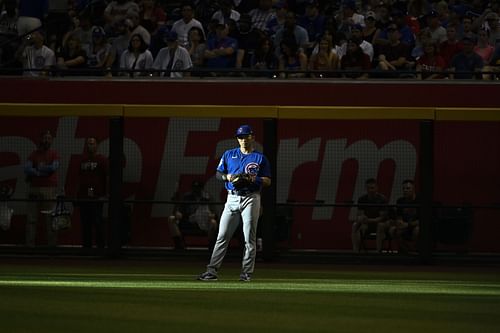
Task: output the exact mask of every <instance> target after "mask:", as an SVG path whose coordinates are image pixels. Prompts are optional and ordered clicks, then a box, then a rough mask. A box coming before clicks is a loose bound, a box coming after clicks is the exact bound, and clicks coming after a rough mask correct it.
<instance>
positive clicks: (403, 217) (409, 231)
mask: <svg viewBox="0 0 500 333" xmlns="http://www.w3.org/2000/svg"><path fill="white" fill-rule="evenodd" d="M419 203H420V199H419V197H418V195H417V193H416V191H415V182H414V181H413V180H411V179H407V180H405V181H403V196H402V197H401V198H399V199H398V200H397V201H396V230H395V233H394V237H395V238H396V239H398V240H399V242H400V249H399V250H400V251H401V252H403V253H405V252H408V250H409V245H410V244H409V243H410V242H415V241H417V239H418V235H419V231H420V226H419V224H420V223H419V222H420V208H419V207H416V206H418V205H419Z"/></svg>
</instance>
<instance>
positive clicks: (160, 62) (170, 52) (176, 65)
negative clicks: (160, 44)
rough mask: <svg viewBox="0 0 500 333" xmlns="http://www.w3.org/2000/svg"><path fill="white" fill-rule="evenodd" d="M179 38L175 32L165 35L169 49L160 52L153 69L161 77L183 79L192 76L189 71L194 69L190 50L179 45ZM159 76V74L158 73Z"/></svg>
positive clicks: (165, 48)
mask: <svg viewBox="0 0 500 333" xmlns="http://www.w3.org/2000/svg"><path fill="white" fill-rule="evenodd" d="M177 38H178V36H177V33H176V32H175V31H174V30H170V31H169V32H167V33H166V34H165V41H166V42H167V47H164V48H162V49H161V50H160V52H158V55H157V56H156V59H155V61H154V64H153V68H154V69H155V70H157V71H160V70H161V72H159V75H160V76H163V77H168V78H183V77H189V76H191V73H190V72H184V71H188V70H190V69H191V68H193V63H192V62H191V57H190V56H189V52H188V50H186V49H185V48H184V47H182V46H180V45H179V42H178V40H177ZM156 74H158V73H156Z"/></svg>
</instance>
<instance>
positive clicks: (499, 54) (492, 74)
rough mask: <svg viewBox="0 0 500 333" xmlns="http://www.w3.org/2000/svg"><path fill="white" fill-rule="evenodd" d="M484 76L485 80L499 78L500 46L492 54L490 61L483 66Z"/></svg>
mask: <svg viewBox="0 0 500 333" xmlns="http://www.w3.org/2000/svg"><path fill="white" fill-rule="evenodd" d="M483 72H484V74H483V78H484V79H485V80H493V79H497V80H498V74H497V73H498V72H500V46H499V47H497V48H496V49H495V51H494V52H493V55H492V56H491V60H490V63H489V64H488V65H487V66H484V68H483Z"/></svg>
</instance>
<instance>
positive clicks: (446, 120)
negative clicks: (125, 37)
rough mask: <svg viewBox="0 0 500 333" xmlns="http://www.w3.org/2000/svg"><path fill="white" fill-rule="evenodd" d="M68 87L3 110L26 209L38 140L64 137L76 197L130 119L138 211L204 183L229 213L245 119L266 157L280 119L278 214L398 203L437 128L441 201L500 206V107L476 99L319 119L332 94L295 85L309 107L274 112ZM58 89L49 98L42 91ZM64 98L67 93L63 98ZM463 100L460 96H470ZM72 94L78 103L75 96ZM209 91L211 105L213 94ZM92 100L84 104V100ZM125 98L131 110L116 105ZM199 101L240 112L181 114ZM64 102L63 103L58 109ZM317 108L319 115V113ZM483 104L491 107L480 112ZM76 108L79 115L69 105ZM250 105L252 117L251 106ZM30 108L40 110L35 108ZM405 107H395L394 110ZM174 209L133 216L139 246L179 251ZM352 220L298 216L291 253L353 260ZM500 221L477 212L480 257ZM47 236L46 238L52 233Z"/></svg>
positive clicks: (116, 89) (343, 214)
mask: <svg viewBox="0 0 500 333" xmlns="http://www.w3.org/2000/svg"><path fill="white" fill-rule="evenodd" d="M61 82H63V81H46V82H44V81H30V80H28V81H26V82H25V83H26V84H27V85H28V86H30V87H33V86H37V89H38V90H36V91H33V94H27V95H26V96H25V98H24V99H21V100H20V99H17V102H16V103H12V99H13V98H15V97H16V92H14V91H11V93H12V95H10V96H6V95H5V91H4V92H3V93H2V95H1V97H2V99H1V100H2V101H3V102H5V101H6V100H7V101H8V102H10V103H4V104H1V105H0V116H2V122H1V123H0V140H1V142H0V145H1V147H2V150H1V153H0V181H1V182H7V183H9V184H11V185H12V186H13V187H15V188H16V193H15V196H18V197H22V196H23V193H25V190H26V185H25V183H24V177H23V175H22V168H21V167H22V163H23V161H24V160H25V159H26V157H27V153H28V152H30V151H31V150H32V149H34V145H35V142H36V138H37V135H38V132H39V129H40V128H49V129H51V130H52V131H53V132H54V133H56V137H55V142H54V147H55V148H56V149H58V150H59V151H61V152H64V158H63V161H62V162H63V163H62V168H61V172H60V177H61V184H62V185H64V188H65V190H66V192H67V193H69V194H71V193H72V191H74V184H75V183H74V179H75V175H76V173H77V165H75V162H76V158H77V157H78V155H79V154H81V152H82V151H83V140H84V138H85V137H87V136H89V135H96V136H98V137H99V139H100V140H101V143H100V145H99V150H100V151H101V152H102V153H104V154H106V153H107V151H108V142H107V139H108V130H109V128H108V120H109V119H110V118H111V117H119V116H124V119H125V142H124V143H125V148H124V153H125V164H124V182H125V184H124V195H125V197H126V199H130V200H156V201H162V200H169V199H170V198H171V196H172V193H174V192H175V191H176V190H179V191H181V192H183V191H184V190H187V189H188V187H189V184H190V182H191V181H192V180H193V179H202V180H204V181H206V182H207V189H208V190H209V191H210V192H211V193H212V195H214V197H215V198H216V200H220V201H223V200H224V198H225V192H224V190H223V188H222V186H221V184H220V183H218V182H216V181H215V179H214V170H215V167H216V164H217V162H218V158H219V156H220V154H221V153H222V151H223V150H225V149H227V148H229V147H232V146H233V145H234V144H235V142H234V141H233V139H231V137H232V135H233V131H234V128H236V127H237V126H238V125H239V124H240V123H241V122H242V121H243V120H242V119H241V118H245V120H244V121H245V122H248V123H250V124H251V125H253V126H254V127H255V130H256V132H257V141H258V143H259V145H260V146H262V145H265V142H263V137H262V132H263V129H262V119H263V118H274V119H277V125H278V132H277V142H278V144H277V174H276V176H275V177H274V180H275V182H276V184H277V202H278V203H285V202H287V201H289V200H292V201H299V202H315V201H321V202H323V203H326V204H336V203H346V202H350V201H353V200H355V199H356V198H357V197H358V196H359V195H360V194H361V193H362V191H363V182H364V180H365V179H366V178H369V177H377V178H378V179H379V180H380V190H381V192H382V193H384V194H385V195H386V196H387V197H389V198H390V201H391V202H392V203H393V202H394V201H395V200H396V198H397V197H399V196H400V195H401V192H400V183H401V181H402V180H403V179H407V178H415V179H416V180H417V181H419V164H418V153H419V149H420V147H419V142H420V140H419V122H420V120H432V121H434V122H435V127H434V129H435V131H434V132H435V146H434V151H435V155H434V160H435V169H434V173H435V187H434V194H435V200H437V201H440V202H443V203H447V204H462V203H465V202H467V203H469V204H472V205H477V206H488V205H491V204H493V203H499V202H500V192H499V191H498V187H499V186H498V185H499V184H500V176H499V175H498V172H497V170H498V169H499V167H500V153H499V152H500V147H499V145H500V109H498V108H495V107H491V106H492V105H493V104H492V103H493V101H492V100H490V99H489V98H481V96H478V95H475V97H474V98H472V97H471V96H472V95H469V97H470V98H468V99H467V103H466V105H468V106H469V107H458V105H456V104H454V103H453V101H452V100H450V99H446V98H443V99H442V98H437V97H436V96H435V95H434V94H432V95H431V94H429V95H427V98H426V99H425V98H423V96H424V95H425V90H426V89H430V88H429V87H427V86H424V87H422V88H421V89H422V91H420V92H417V93H416V95H417V96H420V100H419V103H420V104H419V105H420V106H414V105H408V104H409V103H407V104H405V103H403V101H402V100H401V98H402V97H405V96H406V97H408V95H409V94H413V93H415V91H414V89H415V86H413V85H411V86H409V87H407V89H408V90H409V91H410V92H407V93H405V94H402V95H394V96H393V97H395V96H399V97H398V99H397V101H396V102H398V103H400V104H398V105H397V106H396V107H388V106H387V105H385V104H382V105H377V104H371V106H364V104H363V103H367V100H366V99H364V98H355V99H352V104H353V105H349V106H329V107H321V106H318V104H321V103H324V102H325V100H329V98H331V94H330V95H327V96H329V97H325V96H322V97H320V96H319V95H317V94H312V93H307V91H309V90H308V89H310V87H309V85H307V84H297V85H298V87H295V86H294V88H293V89H292V88H290V87H291V86H293V85H291V86H288V84H287V86H288V87H287V89H284V90H287V91H289V92H290V93H291V94H290V95H288V97H291V98H292V100H294V98H297V95H293V92H294V91H295V92H296V93H297V94H298V92H299V91H302V93H301V96H302V97H303V100H305V101H306V103H311V104H310V105H309V106H305V105H304V102H302V103H297V104H296V105H290V104H288V103H284V104H282V105H281V104H278V105H279V106H276V104H270V103H268V104H265V103H263V102H265V101H267V98H271V97H270V96H267V97H266V96H264V97H262V96H261V97H258V96H253V95H254V93H255V91H258V90H259V89H261V88H262V87H261V86H260V85H259V84H256V85H255V86H250V85H249V84H248V83H243V84H238V83H233V84H232V85H226V83H221V84H219V85H217V84H216V86H218V88H221V87H222V86H224V87H223V88H228V87H231V89H235V87H233V86H237V87H239V95H244V97H242V96H238V97H237V96H234V95H228V96H224V98H222V97H221V94H219V96H215V94H214V93H213V92H212V90H211V89H212V88H210V87H211V85H209V84H207V83H190V84H192V85H191V86H187V85H188V83H177V82H175V83H173V85H172V86H170V85H167V84H165V83H161V84H159V86H160V88H165V87H167V88H168V89H167V90H165V91H164V92H163V93H160V91H157V93H158V95H156V94H154V96H153V95H151V91H150V89H151V84H152V83H151V82H117V83H115V84H111V82H101V81H95V82H94V81H93V82H71V81H70V82H65V85H61ZM155 83H160V82H155ZM94 85H97V86H101V88H103V87H104V86H106V92H105V94H102V93H103V92H102V91H101V94H99V95H95V94H94V95H93V94H92V93H95V91H94V90H93V89H94V88H92V87H93V86H94ZM13 86H15V85H13ZM55 86H58V89H56V91H54V90H52V88H54V87H55ZM130 86H133V87H135V89H134V93H132V92H130V91H129V90H130ZM179 86H182V87H183V88H182V89H180V88H179ZM322 86H323V85H322ZM41 87H43V89H42V88H41ZM48 87H50V89H49V90H44V89H48ZM61 87H64V89H63V92H65V93H61V89H62V88H61ZM174 87H175V88H174ZM474 87H475V86H474ZM481 87H489V86H481ZM492 87H495V88H496V86H492ZM272 88H273V90H272V91H273V93H276V94H277V95H276V96H281V97H279V98H276V100H277V101H281V100H284V97H283V96H282V95H280V94H278V93H279V92H282V89H283V87H282V86H279V87H275V86H272ZM334 88H337V87H334ZM334 88H332V89H334ZM379 88H380V87H379V86H377V85H375V86H368V85H366V86H365V85H352V86H351V87H350V89H348V90H349V93H350V94H351V95H352V93H353V91H355V92H356V94H357V95H358V94H359V95H360V96H368V95H369V94H370V93H371V91H372V89H375V90H376V89H379ZM385 88H387V89H388V87H387V86H386V87H385ZM390 88H391V89H393V88H394V89H395V88H396V86H391V87H390ZM455 88H456V89H458V91H461V89H462V88H461V86H460V85H459V86H455ZM39 89H42V91H39ZM72 89H75V91H76V92H78V93H76V92H75V94H71V93H69V91H70V90H72ZM177 89H180V90H182V93H181V92H180V90H177ZM206 89H209V91H211V92H212V93H210V94H207V91H206ZM252 89H256V90H252ZM323 89H326V87H323ZM339 89H340V88H339ZM342 89H346V87H344V88H342ZM397 89H398V90H399V89H400V88H397ZM433 89H436V91H440V89H445V90H450V89H451V88H450V87H445V88H442V87H441V88H437V87H434V88H433ZM471 89H473V90H474V89H476V88H471ZM488 89H491V88H488ZM8 90H9V89H8ZM267 90H269V86H268V87H267V89H266V91H267ZM334 90H335V89H334ZM82 91H83V92H85V93H86V95H85V96H82V94H81V93H82ZM186 91H189V93H186ZM336 91H341V90H338V89H337V90H336ZM173 92H177V94H175V93H173ZM391 92H392V91H391ZM490 93H492V91H490ZM17 94H18V93H17ZM209 96H212V97H210V98H209ZM456 96H457V94H455V97H456ZM18 97H20V96H18ZM118 97H120V98H121V99H122V100H124V101H125V102H127V103H123V102H122V103H118ZM201 97H204V98H206V99H208V100H207V102H214V101H215V100H214V98H215V97H218V99H223V100H224V101H226V102H227V101H228V100H229V101H233V102H235V101H236V100H235V99H236V98H240V99H241V100H239V101H240V102H239V103H234V105H229V104H226V103H220V104H218V103H213V104H210V103H204V104H201V105H196V104H193V105H185V104H184V105H175V104H182V103H181V99H184V100H186V99H187V100H189V101H191V100H193V101H195V102H196V101H199V100H200V98H201ZM226 97H227V98H226ZM440 97H442V96H440ZM58 98H60V100H61V102H60V103H56V100H58ZM144 98H146V99H149V100H151V101H157V102H158V101H159V100H160V99H162V100H164V101H167V100H168V101H173V102H172V104H170V105H160V104H158V105H151V104H142V103H144V102H140V101H142V100H143V99H144ZM336 98H337V97H336ZM338 98H339V99H336V100H337V101H339V100H343V99H345V96H343V95H339V96H338ZM312 100H315V101H316V102H317V103H316V104H314V103H312ZM453 100H454V101H456V100H457V98H454V99H453ZM458 100H459V99H458ZM481 100H482V101H483V102H484V103H485V105H481V104H480V102H481ZM71 101H73V102H78V104H62V103H63V102H64V103H70V102H71ZM107 101H109V102H107ZM243 101H247V102H248V105H242V104H244V103H243ZM407 101H408V102H410V101H411V100H407ZM21 102H23V103H27V102H36V103H34V104H33V103H29V104H28V105H25V104H23V103H21ZM42 102H44V103H45V102H51V103H55V104H56V105H53V104H42ZM379 102H380V103H381V101H379ZM396 102H395V101H393V100H390V103H396ZM433 102H436V103H437V102H440V103H439V104H438V106H437V107H436V106H431V105H432V103H433ZM95 103H97V104H95ZM128 103H130V104H128ZM386 103H389V101H386ZM490 103H491V104H490ZM401 105H403V107H402V106H401ZM405 106H406V107H405ZM62 185H61V187H62ZM17 205H18V206H17V207H16V212H17V215H16V219H15V223H14V224H13V228H12V229H11V230H10V231H8V232H0V243H14V244H18V243H22V241H23V237H24V227H23V225H24V221H23V220H24V217H23V214H22V212H23V207H22V204H21V203H19V204H17ZM170 208H171V207H169V206H168V205H164V204H134V207H133V223H132V245H138V246H168V245H170V237H169V235H168V228H167V227H166V223H165V220H166V216H167V215H168V214H169V212H170ZM353 213H354V211H353V210H352V209H351V208H344V207H311V206H309V207H307V206H304V207H296V208H295V209H294V213H293V214H294V216H293V218H294V224H293V226H292V230H291V238H290V243H289V245H290V246H291V247H292V248H297V249H307V248H317V249H349V248H350V224H349V223H348V220H349V217H350V216H352V215H353ZM499 217H500V214H499V212H498V211H497V210H494V209H480V210H477V211H476V215H475V220H474V228H473V233H472V235H471V239H470V244H469V247H470V250H471V251H478V252H500V245H498V244H499V243H498V241H497V237H496V234H497V233H498V231H500V229H499V228H500V227H499V226H498V223H496V222H497V221H498V220H499ZM39 235H40V237H42V238H43V232H40V233H39ZM79 235H80V234H79V224H78V222H76V223H75V224H74V227H73V228H72V230H70V231H66V232H64V233H63V234H61V239H60V242H62V243H66V244H79V241H80V240H79Z"/></svg>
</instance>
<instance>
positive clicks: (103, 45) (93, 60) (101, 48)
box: [87, 26, 116, 75]
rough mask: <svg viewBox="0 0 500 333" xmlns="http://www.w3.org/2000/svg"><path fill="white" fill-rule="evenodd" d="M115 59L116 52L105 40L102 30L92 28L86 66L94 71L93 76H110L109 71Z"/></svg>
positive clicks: (96, 27) (100, 28) (95, 27)
mask: <svg viewBox="0 0 500 333" xmlns="http://www.w3.org/2000/svg"><path fill="white" fill-rule="evenodd" d="M115 59H116V51H115V49H113V47H112V46H111V44H109V43H108V41H107V39H106V33H105V32H104V29H103V28H102V27H99V26H94V27H93V28H92V45H91V46H90V52H89V53H88V54H87V65H88V67H89V69H94V71H93V72H92V73H93V74H94V75H103V74H106V75H111V72H110V71H109V70H110V69H111V67H112V66H113V63H114V62H115Z"/></svg>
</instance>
